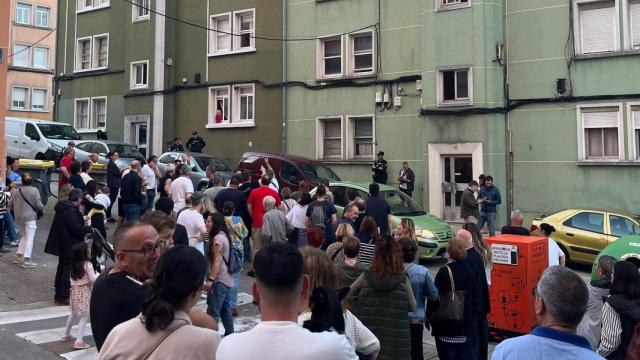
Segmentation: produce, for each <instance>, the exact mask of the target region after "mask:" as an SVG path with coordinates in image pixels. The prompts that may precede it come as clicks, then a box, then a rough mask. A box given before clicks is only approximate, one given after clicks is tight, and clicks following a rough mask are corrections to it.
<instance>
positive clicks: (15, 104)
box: [2, 0, 57, 120]
mask: <svg viewBox="0 0 640 360" xmlns="http://www.w3.org/2000/svg"><path fill="white" fill-rule="evenodd" d="M2 1H7V0H2ZM10 1H11V14H10V16H11V20H10V21H9V24H8V27H9V29H8V31H9V49H8V51H7V52H6V53H7V55H6V61H7V62H8V65H9V72H8V75H7V100H6V106H7V116H14V117H24V118H33V119H44V120H52V119H53V94H52V83H53V76H54V69H55V53H56V47H55V45H56V36H55V28H56V9H57V1H56V0H10Z"/></svg>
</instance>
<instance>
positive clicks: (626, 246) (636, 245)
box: [591, 235, 640, 280]
mask: <svg viewBox="0 0 640 360" xmlns="http://www.w3.org/2000/svg"><path fill="white" fill-rule="evenodd" d="M602 255H609V256H613V257H614V258H616V259H618V260H624V261H629V262H632V263H634V264H635V265H636V266H637V267H638V268H640V235H627V236H623V237H621V238H619V239H618V240H616V241H614V242H612V243H611V244H609V245H607V246H606V247H605V248H604V249H602V251H600V253H599V254H598V256H597V257H596V261H594V263H593V267H592V269H591V279H593V280H596V279H597V278H598V270H597V266H598V259H599V258H600V256H602Z"/></svg>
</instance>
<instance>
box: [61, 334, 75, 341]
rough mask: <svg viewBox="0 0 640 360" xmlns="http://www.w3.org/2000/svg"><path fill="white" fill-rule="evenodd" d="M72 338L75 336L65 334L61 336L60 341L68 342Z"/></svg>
mask: <svg viewBox="0 0 640 360" xmlns="http://www.w3.org/2000/svg"><path fill="white" fill-rule="evenodd" d="M71 339H73V338H72V337H71V336H70V335H65V336H63V337H61V338H60V341H62V342H67V341H71Z"/></svg>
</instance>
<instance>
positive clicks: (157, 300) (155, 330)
mask: <svg viewBox="0 0 640 360" xmlns="http://www.w3.org/2000/svg"><path fill="white" fill-rule="evenodd" d="M206 268H207V261H206V260H205V258H204V257H203V256H202V254H200V252H199V251H198V250H196V249H194V248H191V247H188V246H184V245H178V246H174V247H172V248H171V249H169V250H167V251H166V252H165V253H164V254H163V255H162V256H161V257H160V258H159V259H158V263H157V264H156V267H155V271H154V274H153V277H152V278H151V280H150V281H148V282H147V283H145V284H144V288H145V292H146V297H145V300H144V302H143V303H142V308H141V313H140V316H137V317H135V318H133V319H131V320H129V321H126V322H124V323H122V324H120V325H118V326H116V327H115V328H114V329H113V330H111V332H110V333H109V336H107V339H106V341H105V343H104V344H103V345H102V349H101V350H100V354H99V355H98V359H100V360H111V359H114V360H115V359H148V360H160V359H196V360H200V359H202V360H204V359H212V358H214V357H215V355H214V354H215V353H216V350H217V349H218V344H219V343H220V335H219V334H218V333H217V332H215V331H213V330H210V329H205V328H200V327H196V326H194V325H193V324H192V322H191V319H190V318H189V315H188V313H189V311H190V310H191V308H193V307H194V306H195V304H196V303H197V302H198V300H200V293H201V292H202V279H203V278H204V276H205V271H206Z"/></svg>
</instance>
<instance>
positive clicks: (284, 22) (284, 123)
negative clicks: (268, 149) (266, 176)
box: [282, 0, 289, 153]
mask: <svg viewBox="0 0 640 360" xmlns="http://www.w3.org/2000/svg"><path fill="white" fill-rule="evenodd" d="M287 2H288V0H282V37H284V38H285V39H286V38H287ZM288 45H289V43H288V42H286V41H283V42H282V83H283V84H286V83H287V46H288ZM286 152H287V86H286V85H285V86H283V87H282V153H286Z"/></svg>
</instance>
